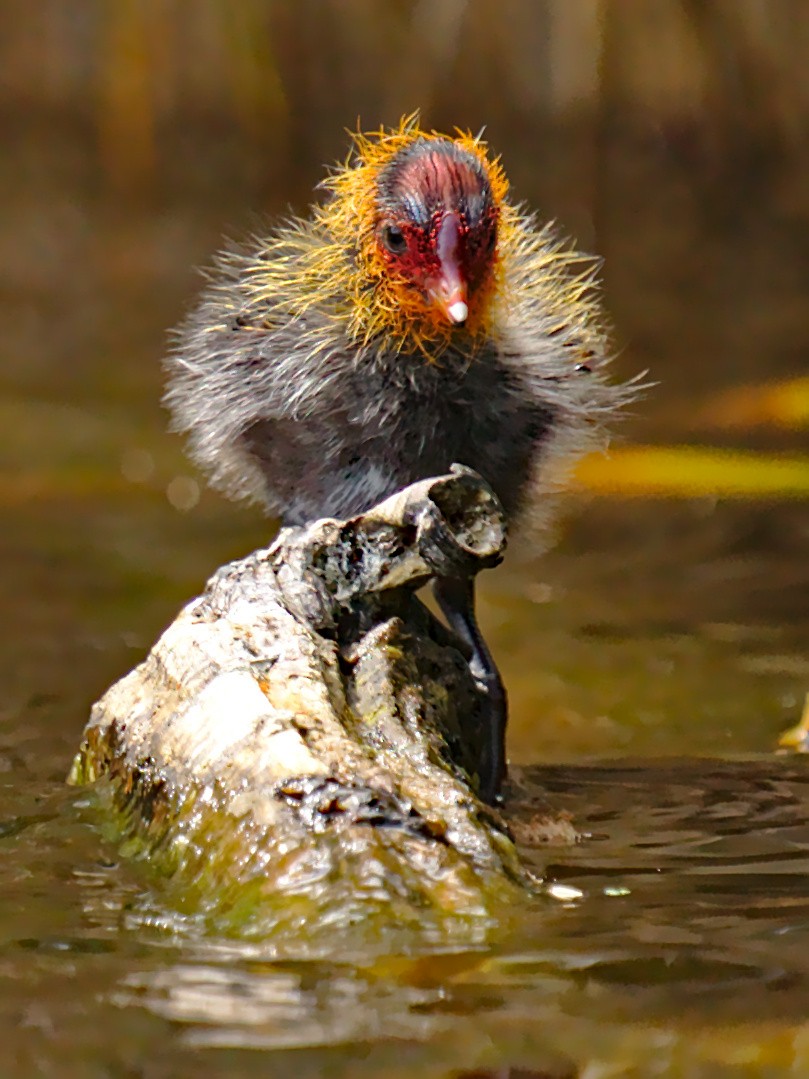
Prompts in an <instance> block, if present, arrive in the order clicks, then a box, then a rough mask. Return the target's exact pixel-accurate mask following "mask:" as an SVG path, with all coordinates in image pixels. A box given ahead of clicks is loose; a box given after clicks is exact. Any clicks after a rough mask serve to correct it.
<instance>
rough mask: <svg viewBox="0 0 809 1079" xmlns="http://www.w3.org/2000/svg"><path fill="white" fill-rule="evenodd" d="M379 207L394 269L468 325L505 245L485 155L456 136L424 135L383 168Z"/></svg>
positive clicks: (380, 239) (384, 247)
mask: <svg viewBox="0 0 809 1079" xmlns="http://www.w3.org/2000/svg"><path fill="white" fill-rule="evenodd" d="M377 207H378V222H377V243H378V245H379V248H380V251H381V253H382V255H383V257H384V259H385V262H386V264H387V266H388V269H389V272H390V273H391V274H392V275H394V276H395V277H396V278H397V279H398V280H399V281H400V282H401V283H402V285H403V286H404V287H406V288H410V289H415V290H418V291H419V292H420V293H421V294H422V296H423V297H424V298H425V299H426V300H427V301H428V302H430V303H432V304H434V305H435V306H436V308H437V309H438V310H439V311H440V312H442V313H443V315H444V316H445V318H447V319H448V320H449V321H450V322H452V323H461V322H464V321H465V320H466V317H467V314H468V310H469V307H470V306H472V305H474V303H475V301H476V299H477V296H478V293H479V291H480V288H481V286H482V285H483V284H484V283H485V282H486V281H487V280H488V278H489V276H490V274H491V271H492V268H493V265H494V260H495V253H496V247H497V226H498V212H497V208H496V206H495V202H494V199H493V196H492V190H491V185H490V183H489V178H488V176H487V174H486V170H485V168H484V166H483V164H482V163H481V161H480V160H479V158H478V157H476V156H475V155H474V154H472V153H470V152H469V151H468V150H465V149H464V148H463V147H461V146H458V145H457V144H456V143H454V142H452V141H451V140H450V139H426V138H419V139H416V140H414V141H413V142H412V143H411V144H410V145H409V146H407V147H405V148H404V149H402V150H400V151H399V152H398V153H397V154H396V155H395V156H394V157H393V158H392V159H391V161H390V162H389V163H388V165H387V166H386V167H385V168H384V169H383V170H382V172H381V173H380V175H379V177H378V180H377Z"/></svg>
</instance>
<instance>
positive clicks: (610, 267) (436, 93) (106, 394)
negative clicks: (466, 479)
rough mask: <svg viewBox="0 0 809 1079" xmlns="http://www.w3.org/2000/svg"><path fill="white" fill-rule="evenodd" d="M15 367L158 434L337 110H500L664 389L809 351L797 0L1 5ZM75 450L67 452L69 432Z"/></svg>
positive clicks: (442, 120) (454, 121) (629, 352)
mask: <svg viewBox="0 0 809 1079" xmlns="http://www.w3.org/2000/svg"><path fill="white" fill-rule="evenodd" d="M2 17H3V34H2V39H0V111H1V113H2V123H3V132H4V138H3V142H4V150H3V154H2V161H0V191H1V192H2V204H3V209H4V213H3V225H2V234H1V235H0V252H2V260H1V262H0V264H1V265H2V271H1V272H2V313H3V315H5V316H6V317H5V318H4V323H5V329H4V332H3V335H2V342H1V343H0V385H1V386H2V389H3V391H4V394H6V395H9V396H10V397H11V398H12V399H15V400H16V401H17V402H18V403H19V402H20V401H26V400H30V399H32V398H33V399H37V400H47V401H58V402H69V403H72V404H75V405H77V406H79V407H80V408H83V409H90V410H91V411H92V412H93V413H95V412H96V410H102V411H104V412H109V411H111V412H113V413H118V414H120V415H121V417H123V416H124V414H126V418H127V422H128V424H130V425H134V426H140V425H141V423H146V424H148V426H149V427H150V428H151V427H152V426H153V425H154V428H155V429H158V428H159V427H160V425H161V424H162V419H161V417H160V414H159V412H158V406H157V400H158V396H159V392H160V371H159V358H160V355H161V353H162V351H163V348H164V330H165V327H167V326H169V325H171V324H172V323H173V322H176V320H177V319H178V317H179V316H180V314H181V312H182V310H183V307H184V305H185V303H186V302H187V301H188V298H189V296H190V295H191V294H192V293H193V290H194V289H195V287H196V285H197V279H196V277H195V275H194V272H193V268H194V267H195V266H196V265H199V264H202V263H204V262H205V261H206V259H207V258H208V257H209V255H210V253H211V252H212V251H213V250H214V249H215V248H216V247H217V246H218V245H219V243H220V240H221V236H222V235H223V233H230V234H239V233H241V232H243V231H245V230H246V229H248V228H251V227H255V225H256V221H257V220H261V218H263V217H264V216H265V215H267V216H272V215H274V214H278V213H283V212H286V210H287V209H288V207H289V206H292V207H294V208H295V209H298V210H303V209H304V208H305V205H306V203H307V202H308V200H309V199H310V196H311V190H312V188H313V186H314V185H315V184H316V183H317V181H318V179H319V178H320V176H321V175H322V166H323V165H324V164H325V163H330V162H332V161H334V160H335V159H337V158H339V157H341V156H343V155H344V154H345V150H346V145H347V141H348V140H347V137H346V135H345V130H344V129H345V128H346V127H353V126H355V125H356V123H357V119H358V118H360V119H361V122H362V124H363V125H364V126H366V127H375V126H378V125H379V124H380V123H390V122H395V121H396V120H397V119H398V118H399V116H400V115H402V114H403V113H405V112H409V111H411V110H413V109H414V108H421V110H422V112H423V117H424V122H425V124H426V125H428V126H435V127H437V128H439V129H445V130H446V129H451V128H452V127H453V126H455V125H459V126H463V127H469V128H472V129H474V130H477V129H479V128H481V127H482V126H484V125H485V126H486V130H487V138H488V139H489V141H490V143H491V145H492V146H493V147H494V148H495V149H496V150H497V151H498V152H499V153H501V154H502V156H503V159H504V161H505V164H506V167H507V170H508V173H509V175H510V177H511V179H512V183H513V190H514V192H515V193H516V195H517V197H519V198H521V199H524V200H526V201H527V202H528V203H529V204H530V205H532V206H533V207H536V208H537V209H538V210H539V212H540V213H541V214H542V215H543V216H546V217H553V218H556V219H558V221H559V222H560V224H561V225H562V227H563V229H564V230H565V231H566V232H567V233H569V234H571V235H572V236H574V237H575V238H576V239H577V240H578V241H579V243H580V245H581V246H583V247H585V248H586V249H590V250H595V251H597V252H598V253H599V254H601V255H603V256H604V257H605V260H606V261H605V270H604V277H605V285H606V294H607V299H608V303H609V307H610V310H611V314H612V317H613V320H614V322H615V325H616V328H617V329H616V342H617V346H618V348H619V350H621V352H622V357H621V361H620V362H621V367H622V368H623V369H624V370H625V371H626V372H633V371H636V370H638V369H642V368H649V369H650V372H651V375H652V377H653V378H654V379H656V380H657V381H658V382H659V383H660V387H661V388H660V389H659V390H658V391H656V392H655V394H654V395H653V397H652V400H651V403H650V404H649V407H648V408H644V413H645V414H647V415H648V414H649V411H650V410H651V411H652V412H654V411H655V410H657V409H663V410H664V411H665V408H664V406H666V404H667V403H670V402H675V401H680V402H684V403H685V402H689V401H694V400H695V399H698V398H700V397H701V395H702V394H703V393H704V392H705V391H706V390H707V389H709V388H711V387H713V386H716V385H717V384H722V383H730V382H735V381H739V380H757V379H769V378H772V377H776V376H782V375H790V374H795V373H799V372H802V370H803V369H804V357H805V355H806V352H807V346H809V231H808V230H807V222H808V221H809V182H808V181H809V140H807V132H809V74H807V72H809V9H807V7H806V4H805V3H804V2H803V0H778V2H777V3H773V2H772V0H712V2H702V0H387V2H384V3H381V2H379V0H376V2H374V0H299V2H295V3H293V2H284V0H239V2H238V3H226V2H225V0H116V2H115V3H108V2H105V0H38V2H37V3H36V4H31V3H30V2H28V0H5V2H4V4H3V15H2ZM57 448H58V447H55V449H57Z"/></svg>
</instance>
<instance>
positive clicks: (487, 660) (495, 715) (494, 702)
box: [433, 577, 508, 805]
mask: <svg viewBox="0 0 809 1079" xmlns="http://www.w3.org/2000/svg"><path fill="white" fill-rule="evenodd" d="M433 593H434V595H435V598H436V601H437V602H438V605H439V607H440V608H441V610H442V612H443V614H444V617H445V618H446V620H447V622H448V623H449V625H450V628H451V629H452V630H454V632H455V633H456V634H457V635H458V637H460V639H461V641H463V643H464V644H465V645H466V646H467V648H468V649H469V652H470V653H471V655H470V659H469V670H470V672H471V674H472V677H473V678H474V679H475V681H476V682H477V683H478V685H479V686H481V688H482V689H483V691H484V693H485V694H486V698H487V704H488V716H487V720H488V725H489V731H488V740H487V743H486V747H485V749H484V753H483V757H482V760H481V762H480V796H481V798H483V800H484V801H485V802H488V803H489V804H490V805H493V804H494V803H495V802H496V801H497V800H498V799H499V796H500V789H501V787H502V785H503V780H504V779H505V777H506V721H507V719H508V702H507V699H506V689H505V686H504V685H503V680H502V679H501V677H500V672H499V671H498V669H497V667H496V665H495V662H494V660H493V659H492V655H491V652H490V651H489V649H488V648H487V646H486V642H485V641H484V640H483V636H482V635H481V632H480V628H479V627H478V623H477V619H476V618H475V581H474V578H473V577H437V578H436V579H435V581H434V582H433Z"/></svg>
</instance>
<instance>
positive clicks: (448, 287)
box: [427, 214, 469, 325]
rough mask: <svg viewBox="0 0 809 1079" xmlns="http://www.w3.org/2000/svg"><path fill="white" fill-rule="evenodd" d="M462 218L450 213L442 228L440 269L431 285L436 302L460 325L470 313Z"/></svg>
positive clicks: (437, 248)
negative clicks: (463, 262)
mask: <svg viewBox="0 0 809 1079" xmlns="http://www.w3.org/2000/svg"><path fill="white" fill-rule="evenodd" d="M460 238H461V222H460V218H459V217H458V215H457V214H447V215H446V216H445V217H444V219H443V220H442V222H441V224H440V226H439V228H438V236H437V237H436V244H435V253H436V255H437V256H438V264H439V266H440V270H439V273H438V275H437V276H436V277H434V278H433V279H432V281H430V282H429V284H428V286H427V288H428V292H429V294H430V297H431V298H432V300H433V302H434V303H435V305H436V306H437V307H438V308H439V309H440V310H441V311H442V312H443V313H444V315H446V317H447V318H448V319H449V321H450V322H452V323H453V324H455V325H460V324H461V323H462V322H466V320H467V318H468V316H469V305H468V303H467V300H468V290H467V286H466V281H465V280H464V277H463V272H462V269H461V262H460V258H459V255H460Z"/></svg>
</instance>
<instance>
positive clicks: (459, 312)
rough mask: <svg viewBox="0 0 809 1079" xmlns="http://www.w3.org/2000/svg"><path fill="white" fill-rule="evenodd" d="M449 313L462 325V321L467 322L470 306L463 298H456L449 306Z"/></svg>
mask: <svg viewBox="0 0 809 1079" xmlns="http://www.w3.org/2000/svg"><path fill="white" fill-rule="evenodd" d="M447 314H448V315H449V317H450V319H451V320H452V321H453V322H454V323H456V324H457V325H460V324H461V323H462V322H466V320H467V318H468V317H469V307H468V306H467V304H465V303H464V302H463V300H456V301H455V303H451V304H450V305H449V307H448V308H447Z"/></svg>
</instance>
